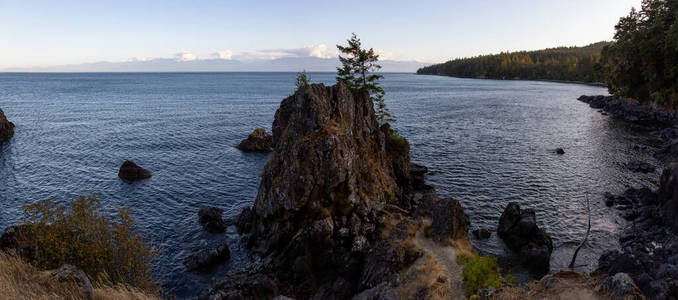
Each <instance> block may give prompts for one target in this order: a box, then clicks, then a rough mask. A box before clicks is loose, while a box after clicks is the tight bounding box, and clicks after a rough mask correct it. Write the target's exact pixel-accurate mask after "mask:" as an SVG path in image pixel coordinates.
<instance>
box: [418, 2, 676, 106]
mask: <svg viewBox="0 0 678 300" xmlns="http://www.w3.org/2000/svg"><path fill="white" fill-rule="evenodd" d="M417 74H431V75H446V76H454V77H463V78H488V79H527V80H557V81H580V82H604V83H605V84H606V85H607V87H608V89H609V91H610V93H611V94H613V95H614V96H616V97H624V98H632V99H636V100H639V101H641V102H645V103H657V104H662V105H665V106H667V107H670V108H676V106H678V1H676V0H643V1H642V4H641V6H640V10H636V9H632V10H631V12H630V13H629V14H628V15H627V16H624V17H622V18H621V19H620V20H619V23H617V25H616V26H615V35H614V40H613V41H612V42H599V43H595V44H591V45H588V46H585V47H560V48H552V49H545V50H537V51H520V52H502V53H500V54H493V55H481V56H477V57H471V58H461V59H455V60H450V61H448V62H445V63H442V64H437V65H432V66H428V67H424V68H421V69H419V70H418V71H417Z"/></svg>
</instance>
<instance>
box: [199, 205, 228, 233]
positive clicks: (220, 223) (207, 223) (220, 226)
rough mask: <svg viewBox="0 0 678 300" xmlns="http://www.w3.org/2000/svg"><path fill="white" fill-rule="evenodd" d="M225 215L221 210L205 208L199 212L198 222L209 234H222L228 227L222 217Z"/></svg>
mask: <svg viewBox="0 0 678 300" xmlns="http://www.w3.org/2000/svg"><path fill="white" fill-rule="evenodd" d="M223 213H224V211H223V210H222V209H221V208H217V207H203V208H201V209H200V210H199V211H198V222H199V223H200V225H201V226H202V227H203V228H204V229H205V230H206V231H207V232H211V233H222V232H224V231H226V227H228V224H227V223H226V221H224V218H223V217H222V214H223Z"/></svg>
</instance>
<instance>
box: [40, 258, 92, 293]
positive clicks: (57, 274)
mask: <svg viewBox="0 0 678 300" xmlns="http://www.w3.org/2000/svg"><path fill="white" fill-rule="evenodd" d="M50 275H51V276H52V278H54V279H55V280H57V281H60V282H74V283H75V284H77V285H78V286H79V287H80V288H81V289H82V290H83V291H84V292H85V293H88V294H90V293H92V292H94V286H92V282H91V281H90V280H89V277H87V274H85V272H84V271H83V270H80V269H78V268H76V267H75V266H72V265H63V266H61V267H59V268H58V269H56V270H53V271H51V272H50Z"/></svg>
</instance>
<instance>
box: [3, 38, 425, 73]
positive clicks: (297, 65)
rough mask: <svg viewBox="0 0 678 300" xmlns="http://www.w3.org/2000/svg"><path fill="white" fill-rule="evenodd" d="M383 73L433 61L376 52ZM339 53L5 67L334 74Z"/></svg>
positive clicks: (320, 48)
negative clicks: (399, 57) (401, 57)
mask: <svg viewBox="0 0 678 300" xmlns="http://www.w3.org/2000/svg"><path fill="white" fill-rule="evenodd" d="M375 51H377V53H379V55H380V58H381V65H382V71H383V72H414V71H416V70H417V69H418V68H420V67H423V66H426V65H428V64H430V62H420V61H414V60H411V61H407V60H398V59H397V57H396V56H395V55H393V54H392V53H390V52H386V51H380V50H375ZM338 55H339V52H338V51H337V50H333V49H331V48H329V47H327V45H325V44H318V45H311V46H306V47H301V48H290V49H284V48H279V49H263V50H256V51H246V52H240V53H233V51H231V50H219V51H215V52H213V53H211V54H209V55H207V56H198V55H196V54H194V53H192V52H190V51H180V52H178V53H176V54H174V56H173V57H169V58H168V57H154V58H149V57H132V58H129V59H127V60H124V61H119V62H109V61H99V62H90V63H81V64H69V65H56V66H43V67H19V68H5V69H2V70H0V71H8V72H238V71H243V72H247V71H255V72H264V71H276V72H300V71H304V70H305V71H309V72H334V71H336V68H337V67H339V60H338V59H337V56H338Z"/></svg>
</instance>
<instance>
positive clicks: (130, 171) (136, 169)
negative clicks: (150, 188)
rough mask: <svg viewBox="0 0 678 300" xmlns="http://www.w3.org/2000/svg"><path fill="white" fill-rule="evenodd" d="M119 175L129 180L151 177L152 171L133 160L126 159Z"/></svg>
mask: <svg viewBox="0 0 678 300" xmlns="http://www.w3.org/2000/svg"><path fill="white" fill-rule="evenodd" d="M118 177H120V178H121V179H124V180H128V181H134V180H141V179H146V178H149V177H151V172H150V171H148V170H146V169H144V168H142V167H140V166H138V165H137V164H135V163H134V162H132V161H131V160H126V161H125V162H124V163H123V164H122V166H120V171H119V172H118Z"/></svg>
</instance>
